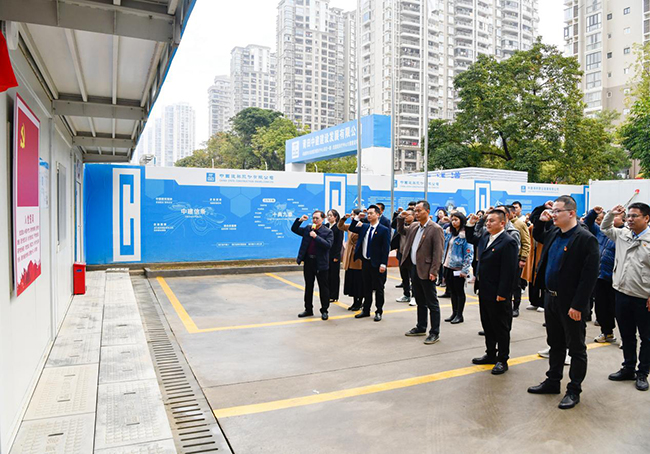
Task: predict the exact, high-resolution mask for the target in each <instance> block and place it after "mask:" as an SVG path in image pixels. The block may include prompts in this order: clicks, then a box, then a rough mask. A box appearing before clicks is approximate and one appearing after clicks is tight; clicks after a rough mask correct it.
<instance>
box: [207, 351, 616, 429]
mask: <svg viewBox="0 0 650 454" xmlns="http://www.w3.org/2000/svg"><path fill="white" fill-rule="evenodd" d="M606 345H609V344H596V343H594V344H589V345H588V346H587V348H589V349H594V348H599V347H603V346H606ZM540 359H542V358H541V357H540V356H539V355H536V354H535V355H527V356H520V357H518V358H512V359H510V360H509V361H508V364H509V365H510V366H516V365H518V364H525V363H529V362H531V361H538V360H540ZM492 367H493V366H491V365H482V366H469V367H462V368H460V369H453V370H448V371H444V372H437V373H435V374H430V375H422V376H420V377H412V378H405V379H402V380H395V381H389V382H385V383H378V384H375V385H368V386H360V387H358V388H350V389H342V390H339V391H333V392H329V393H322V394H315V395H310V396H304V397H295V398H292V399H282V400H275V401H271V402H264V403H260V404H252V405H241V406H238V407H228V408H221V409H217V410H214V415H215V416H216V417H217V418H230V417H233V416H244V415H252V414H256V413H265V412H269V411H275V410H283V409H287V408H295V407H303V406H306V405H314V404H320V403H323V402H331V401H335V400H341V399H346V398H349V397H357V396H364V395H366V394H375V393H380V392H385V391H393V390H396V389H403V388H408V387H411V386H417V385H424V384H427V383H433V382H436V381H440V380H447V379H449V378H456V377H462V376H465V375H472V374H475V373H478V372H484V371H487V370H490V369H492Z"/></svg>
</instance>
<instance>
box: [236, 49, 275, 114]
mask: <svg viewBox="0 0 650 454" xmlns="http://www.w3.org/2000/svg"><path fill="white" fill-rule="evenodd" d="M275 71H276V57H275V54H274V53H272V52H271V49H270V48H269V47H265V46H257V45H254V44H251V45H249V46H246V47H235V48H234V49H233V50H232V51H231V53H230V81H231V84H232V97H233V113H232V116H234V115H237V114H238V113H239V112H241V111H242V110H244V109H246V108H249V107H259V108H260V109H271V110H275V108H276V106H275V104H276V87H275V84H276V80H275Z"/></svg>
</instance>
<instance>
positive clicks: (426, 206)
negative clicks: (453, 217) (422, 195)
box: [416, 200, 447, 214]
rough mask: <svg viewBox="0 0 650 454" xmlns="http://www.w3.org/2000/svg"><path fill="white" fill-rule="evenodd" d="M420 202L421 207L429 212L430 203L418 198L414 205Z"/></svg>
mask: <svg viewBox="0 0 650 454" xmlns="http://www.w3.org/2000/svg"><path fill="white" fill-rule="evenodd" d="M420 203H421V204H422V208H424V209H425V210H426V211H428V212H429V213H430V212H431V205H429V202H427V201H426V200H418V203H416V205H419V204H420ZM445 214H447V213H445Z"/></svg>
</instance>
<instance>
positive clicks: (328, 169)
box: [307, 155, 357, 173]
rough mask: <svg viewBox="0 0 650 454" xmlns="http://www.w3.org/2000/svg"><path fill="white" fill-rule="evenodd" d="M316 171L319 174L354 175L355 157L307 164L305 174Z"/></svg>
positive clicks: (355, 169) (355, 167)
mask: <svg viewBox="0 0 650 454" xmlns="http://www.w3.org/2000/svg"><path fill="white" fill-rule="evenodd" d="M316 169H318V172H320V173H356V171H357V157H356V155H355V156H344V157H342V158H334V159H326V160H324V161H319V162H316V163H310V164H307V172H316Z"/></svg>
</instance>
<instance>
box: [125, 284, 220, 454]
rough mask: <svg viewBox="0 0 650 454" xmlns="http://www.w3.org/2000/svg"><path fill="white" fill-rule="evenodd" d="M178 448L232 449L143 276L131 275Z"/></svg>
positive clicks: (190, 452)
mask: <svg viewBox="0 0 650 454" xmlns="http://www.w3.org/2000/svg"><path fill="white" fill-rule="evenodd" d="M131 280H132V282H133V289H134V291H135V295H136V299H137V301H138V305H139V307H140V314H141V316H142V321H143V325H144V330H145V336H146V338H147V343H148V345H149V349H150V351H151V357H152V359H153V363H154V369H155V371H156V376H157V377H158V383H159V385H160V390H161V393H162V398H163V402H164V403H165V408H166V409H167V418H168V419H169V422H170V425H171V427H172V433H173V436H174V442H175V444H176V449H177V451H178V452H179V453H183V454H199V453H208V454H214V453H232V448H231V446H230V444H229V443H228V440H227V439H226V437H225V435H224V433H223V431H222V430H221V427H220V426H219V423H218V422H217V420H216V418H215V417H214V414H213V413H212V409H211V408H210V405H209V404H208V402H207V400H206V399H205V396H204V394H203V391H202V390H201V387H200V386H199V384H198V383H197V381H196V378H195V377H194V374H193V373H192V370H191V369H190V367H189V364H188V363H187V361H186V360H185V356H184V355H183V352H182V350H181V349H180V347H179V345H178V343H177V342H176V338H175V337H174V335H173V333H172V331H171V329H170V328H169V325H168V324H167V320H166V319H165V318H164V315H163V313H162V309H161V308H160V304H159V303H158V301H157V299H156V296H155V294H154V293H153V290H152V288H151V285H150V284H149V281H147V280H146V279H145V278H144V277H135V276H133V277H132V278H131Z"/></svg>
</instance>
